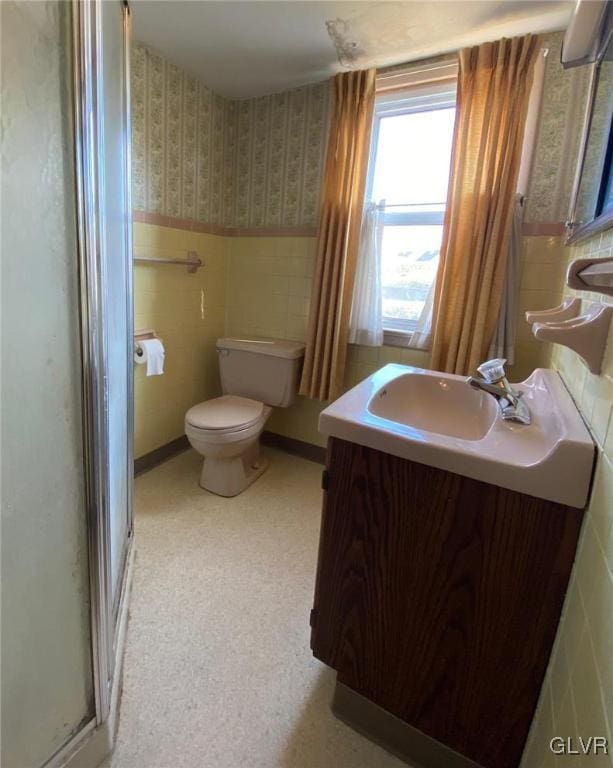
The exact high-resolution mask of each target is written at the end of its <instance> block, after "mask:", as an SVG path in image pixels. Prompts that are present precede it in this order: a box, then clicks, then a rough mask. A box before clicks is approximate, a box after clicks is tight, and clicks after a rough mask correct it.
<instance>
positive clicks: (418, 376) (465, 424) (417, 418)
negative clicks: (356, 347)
mask: <svg viewBox="0 0 613 768" xmlns="http://www.w3.org/2000/svg"><path fill="white" fill-rule="evenodd" d="M368 410H369V412H370V413H371V414H373V415H374V416H380V417H381V418H382V419H387V420H388V421H395V422H398V423H400V424H404V425H405V426H407V427H413V428H414V429H422V430H426V431H428V432H435V433H436V434H439V435H449V436H450V437H459V438H461V439H462V440H481V439H482V438H484V437H485V435H486V434H487V433H488V432H489V430H490V429H491V428H492V425H493V424H494V421H495V420H496V417H497V415H498V406H497V405H496V402H495V400H494V398H493V397H492V396H491V395H488V394H486V393H485V392H479V391H477V390H475V389H473V388H472V387H470V386H468V385H467V384H466V381H465V380H464V379H461V378H459V379H451V378H448V377H442V376H438V375H436V374H434V373H433V372H426V371H424V372H423V373H417V372H415V373H405V374H402V375H401V376H399V377H398V378H395V379H392V380H391V381H390V382H389V383H388V384H386V385H385V386H383V387H381V389H379V390H378V392H377V393H376V394H375V396H374V397H372V398H371V399H370V401H369V403H368Z"/></svg>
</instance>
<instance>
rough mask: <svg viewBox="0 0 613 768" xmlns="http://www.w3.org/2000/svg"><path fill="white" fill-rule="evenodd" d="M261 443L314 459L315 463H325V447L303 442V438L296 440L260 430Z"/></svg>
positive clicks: (304, 457) (310, 459)
mask: <svg viewBox="0 0 613 768" xmlns="http://www.w3.org/2000/svg"><path fill="white" fill-rule="evenodd" d="M261 442H262V445H269V446H270V447H271V448H279V449H280V450H281V451H285V452H286V453H292V454H294V456H300V457H301V458H303V459H308V460H309V461H314V462H316V463H317V464H325V463H326V449H325V448H323V447H322V446H321V445H313V443H305V442H304V441H303V440H296V439H295V438H293V437H287V436H286V435H278V434H277V433H276V432H268V431H266V432H262V437H261Z"/></svg>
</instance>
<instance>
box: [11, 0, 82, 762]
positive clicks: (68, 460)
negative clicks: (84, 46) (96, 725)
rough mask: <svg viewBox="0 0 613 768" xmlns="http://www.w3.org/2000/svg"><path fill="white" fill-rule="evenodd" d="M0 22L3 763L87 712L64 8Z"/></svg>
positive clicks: (30, 751) (64, 733)
mask: <svg viewBox="0 0 613 768" xmlns="http://www.w3.org/2000/svg"><path fill="white" fill-rule="evenodd" d="M0 9H1V10H0V13H1V22H2V91H1V94H2V136H3V138H2V221H1V229H2V233H1V237H2V240H1V247H2V759H1V762H2V766H3V768H38V766H40V765H41V764H42V763H43V762H45V761H46V760H47V759H48V758H49V757H50V756H51V755H52V754H53V753H54V752H55V751H57V750H58V749H59V748H61V747H62V745H63V744H64V743H65V742H66V741H67V740H68V739H69V738H70V736H71V735H72V734H73V733H74V732H75V731H76V730H77V729H78V727H79V726H80V724H81V723H83V722H84V721H86V720H89V719H90V718H91V717H92V716H93V711H94V705H93V686H92V670H91V658H90V629H89V624H90V619H89V604H88V600H89V598H88V595H89V590H88V564H87V540H86V517H85V504H84V495H83V494H84V492H83V481H82V478H83V463H82V462H83V458H82V431H81V383H80V377H81V361H80V355H79V349H80V347H79V335H78V295H77V256H76V238H75V232H76V225H75V214H74V211H75V199H74V196H75V190H74V170H73V161H72V151H73V149H72V135H71V116H72V107H71V104H70V98H69V95H70V90H71V76H72V75H71V71H70V59H71V56H70V18H69V14H70V4H69V3H56V2H52V1H51V2H38V3H13V2H2V3H0Z"/></svg>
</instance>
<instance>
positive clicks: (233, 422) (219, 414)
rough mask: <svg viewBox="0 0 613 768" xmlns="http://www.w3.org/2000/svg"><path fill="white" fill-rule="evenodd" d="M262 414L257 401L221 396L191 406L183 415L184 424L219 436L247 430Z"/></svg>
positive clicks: (261, 406) (261, 408) (262, 408)
mask: <svg viewBox="0 0 613 768" xmlns="http://www.w3.org/2000/svg"><path fill="white" fill-rule="evenodd" d="M263 413H264V404H263V403H260V402H259V401H258V400H251V399H250V398H248V397H238V396H236V395H222V396H221V397H215V398H213V399H212V400H205V401H204V402H203V403H198V404H197V405H194V406H192V407H191V408H190V409H189V411H188V412H187V413H186V414H185V423H186V425H189V426H190V427H193V428H194V429H195V430H197V431H199V432H211V433H214V434H216V435H219V436H221V435H222V434H232V433H235V432H242V431H244V430H247V429H248V428H249V427H251V426H252V425H254V424H256V422H259V421H260V419H261V418H262V415H263Z"/></svg>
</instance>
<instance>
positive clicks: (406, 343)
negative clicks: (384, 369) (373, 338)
mask: <svg viewBox="0 0 613 768" xmlns="http://www.w3.org/2000/svg"><path fill="white" fill-rule="evenodd" d="M412 341H413V332H412V331H386V330H384V331H383V343H384V344H385V346H386V347H404V348H405V349H417V347H413V346H412V344H411V342H412ZM421 351H424V352H425V351H427V350H421Z"/></svg>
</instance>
